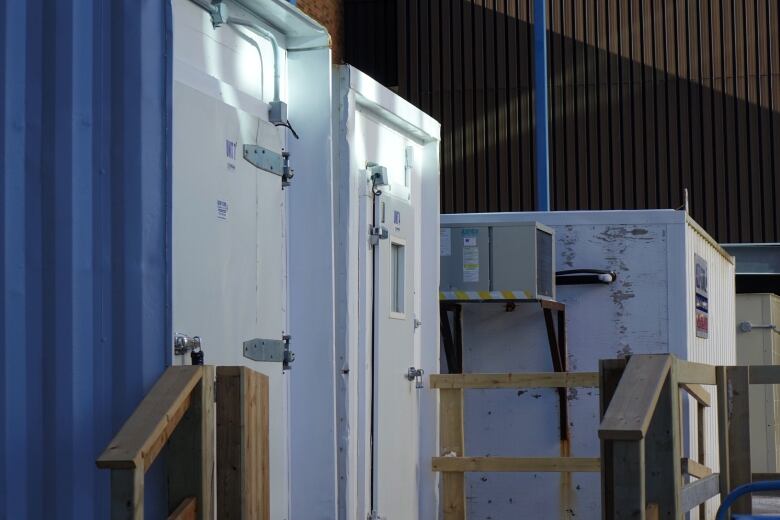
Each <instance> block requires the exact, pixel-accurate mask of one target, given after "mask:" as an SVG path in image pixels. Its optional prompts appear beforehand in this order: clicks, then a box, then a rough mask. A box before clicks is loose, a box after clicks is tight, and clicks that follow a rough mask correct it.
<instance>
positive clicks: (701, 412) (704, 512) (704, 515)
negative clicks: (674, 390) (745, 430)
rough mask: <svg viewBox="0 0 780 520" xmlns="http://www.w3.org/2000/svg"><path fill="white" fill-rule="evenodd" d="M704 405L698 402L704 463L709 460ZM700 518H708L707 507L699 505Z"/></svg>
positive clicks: (697, 419) (701, 460) (697, 414)
mask: <svg viewBox="0 0 780 520" xmlns="http://www.w3.org/2000/svg"><path fill="white" fill-rule="evenodd" d="M704 409H705V407H704V405H703V404H701V403H696V434H697V436H698V439H697V444H698V446H697V447H698V452H699V461H700V462H702V463H704V462H705V461H706V460H707V452H706V444H707V423H706V422H705V421H704ZM699 520H707V508H706V507H704V506H701V507H699Z"/></svg>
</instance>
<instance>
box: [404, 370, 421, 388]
mask: <svg viewBox="0 0 780 520" xmlns="http://www.w3.org/2000/svg"><path fill="white" fill-rule="evenodd" d="M424 373H425V371H424V370H423V369H422V368H414V367H409V371H408V372H407V373H406V379H408V380H409V381H414V387H415V388H422V387H423V380H422V376H423V374H424Z"/></svg>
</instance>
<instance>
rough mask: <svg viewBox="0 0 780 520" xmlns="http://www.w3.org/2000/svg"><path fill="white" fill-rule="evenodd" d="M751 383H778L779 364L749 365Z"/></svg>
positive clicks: (779, 383) (779, 382) (779, 375)
mask: <svg viewBox="0 0 780 520" xmlns="http://www.w3.org/2000/svg"><path fill="white" fill-rule="evenodd" d="M749 369H750V370H749V374H750V384H751V385H780V365H756V366H751V367H749Z"/></svg>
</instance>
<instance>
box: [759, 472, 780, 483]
mask: <svg viewBox="0 0 780 520" xmlns="http://www.w3.org/2000/svg"><path fill="white" fill-rule="evenodd" d="M763 480H780V473H753V482H761V481H763Z"/></svg>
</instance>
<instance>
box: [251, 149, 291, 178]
mask: <svg viewBox="0 0 780 520" xmlns="http://www.w3.org/2000/svg"><path fill="white" fill-rule="evenodd" d="M244 159H245V160H246V161H247V162H248V163H249V164H251V165H252V166H254V167H255V168H260V169H261V170H265V171H267V172H269V173H273V174H274V175H278V176H279V177H283V176H284V167H283V165H284V160H283V158H282V155H281V154H278V153H276V152H274V151H273V150H269V149H268V148H263V147H262V146H260V145H256V144H245V145H244Z"/></svg>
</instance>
